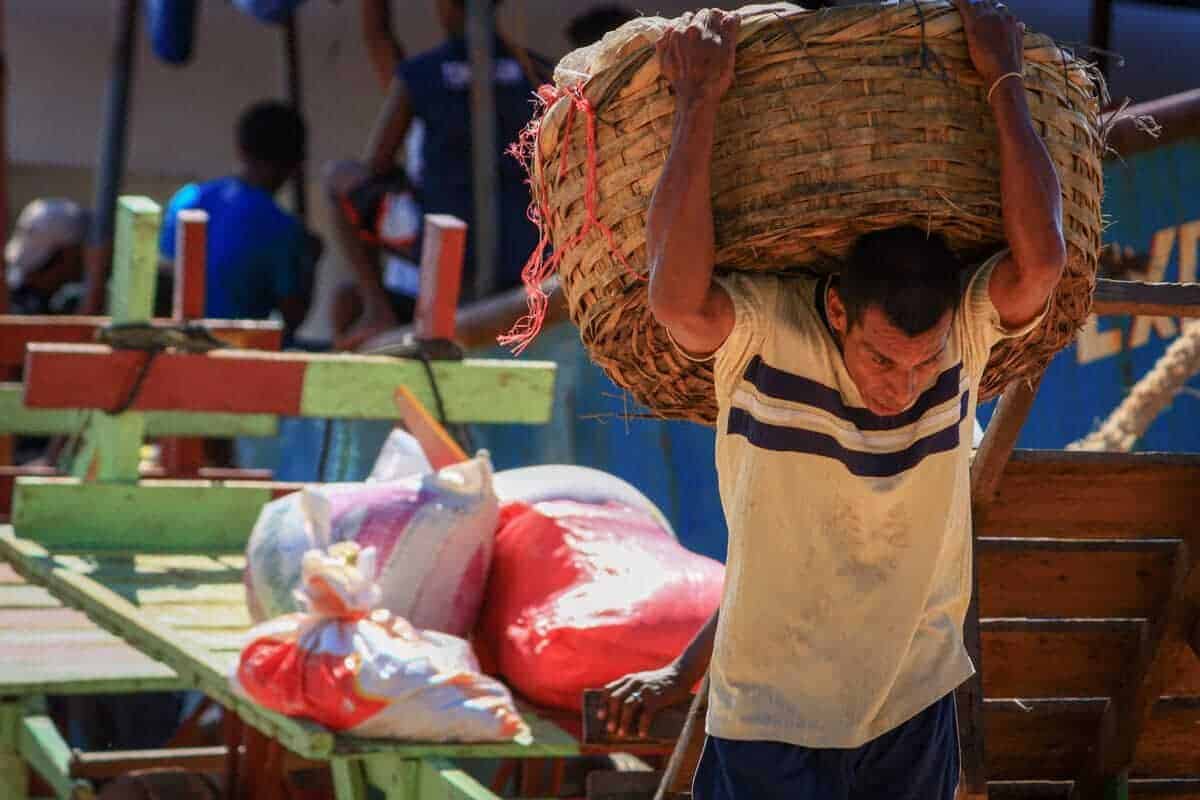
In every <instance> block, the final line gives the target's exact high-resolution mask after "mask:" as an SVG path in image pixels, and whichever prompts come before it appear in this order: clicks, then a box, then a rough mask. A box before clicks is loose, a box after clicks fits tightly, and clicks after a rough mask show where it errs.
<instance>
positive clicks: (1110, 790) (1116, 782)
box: [1104, 772, 1129, 800]
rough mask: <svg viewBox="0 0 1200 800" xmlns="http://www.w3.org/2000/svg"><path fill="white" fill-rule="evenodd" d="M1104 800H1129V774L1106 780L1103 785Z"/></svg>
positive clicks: (1123, 773)
mask: <svg viewBox="0 0 1200 800" xmlns="http://www.w3.org/2000/svg"><path fill="white" fill-rule="evenodd" d="M1104 800H1129V773H1127V772H1122V773H1121V774H1120V775H1118V776H1116V777H1115V778H1109V779H1108V781H1107V782H1106V783H1105V784H1104Z"/></svg>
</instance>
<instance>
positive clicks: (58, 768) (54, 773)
mask: <svg viewBox="0 0 1200 800" xmlns="http://www.w3.org/2000/svg"><path fill="white" fill-rule="evenodd" d="M20 752H21V757H22V758H24V759H25V762H26V763H27V764H29V766H31V767H32V768H33V771H34V772H36V773H37V774H38V777H40V778H41V779H42V780H43V781H45V782H46V784H47V785H48V786H50V787H51V788H52V789H53V790H54V792H55V794H56V795H57V796H58V797H76V796H77V795H76V794H75V790H76V788H78V786H77V783H76V781H75V779H74V778H72V777H71V748H70V747H68V746H67V743H66V742H65V741H63V738H62V736H61V735H60V734H59V732H58V728H56V727H54V722H52V721H51V720H50V718H49V717H44V716H35V717H26V718H25V719H24V720H22V722H21V740H20Z"/></svg>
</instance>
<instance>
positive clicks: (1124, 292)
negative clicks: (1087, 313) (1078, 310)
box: [1092, 278, 1200, 317]
mask: <svg viewBox="0 0 1200 800" xmlns="http://www.w3.org/2000/svg"><path fill="white" fill-rule="evenodd" d="M1092 313H1094V314H1133V315H1135V316H1144V317H1200V283H1145V282H1143V281H1114V280H1108V279H1107V278H1101V279H1099V280H1097V281H1096V293H1095V295H1094V296H1093V301H1092Z"/></svg>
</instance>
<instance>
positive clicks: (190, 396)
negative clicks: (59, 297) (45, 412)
mask: <svg viewBox="0 0 1200 800" xmlns="http://www.w3.org/2000/svg"><path fill="white" fill-rule="evenodd" d="M146 358H147V356H146V354H144V353H141V352H137V351H133V350H113V349H111V348H109V347H105V346H103V345H46V344H37V345H31V346H30V347H29V350H28V353H27V355H26V359H25V405H27V406H29V407H31V408H98V409H105V410H107V409H113V408H117V407H119V406H120V405H121V404H122V403H123V402H124V401H125V398H126V395H127V394H128V392H129V390H130V389H131V388H132V387H133V384H134V381H135V379H136V377H137V373H138V371H139V370H140V368H141V366H142V363H143V361H144V360H145V359H146ZM307 366H308V365H307V362H306V361H305V360H304V359H303V358H302V357H291V358H289V357H288V356H286V355H275V354H256V353H250V352H228V353H214V354H211V355H190V354H184V353H162V354H160V355H158V356H157V357H155V359H154V363H153V364H152V365H151V366H150V370H149V372H148V373H147V374H146V377H145V379H144V380H143V381H142V387H141V391H140V392H139V393H138V397H137V400H136V401H135V402H134V404H133V406H132V407H131V408H132V409H133V410H136V411H168V410H174V411H213V412H228V413H241V414H283V415H289V416H297V415H299V413H300V397H301V392H302V389H303V386H304V372H305V370H306V369H307Z"/></svg>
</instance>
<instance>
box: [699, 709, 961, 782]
mask: <svg viewBox="0 0 1200 800" xmlns="http://www.w3.org/2000/svg"><path fill="white" fill-rule="evenodd" d="M958 770H959V754H958V718H957V713H956V711H955V707H954V694H953V692H952V693H950V694H948V695H946V696H945V697H943V698H942V699H941V700H939V701H937V702H936V703H934V704H933V705H931V706H929V708H927V709H925V710H924V711H922V712H921V713H920V714H918V715H917V716H915V717H913V718H912V719H910V720H909V721H908V722H905V723H904V724H903V725H901V726H900V727H898V728H895V729H894V730H891V731H888V732H887V733H885V734H884V735H882V736H880V737H879V738H878V739H873V740H872V741H870V742H867V743H866V744H864V745H863V746H862V747H855V748H851V749H813V748H808V747H800V746H798V745H793V744H783V743H780V742H741V741H732V740H730V739H718V738H716V737H714V736H709V737H708V738H707V739H706V740H705V742H704V754H703V755H702V756H701V757H700V764H699V765H698V766H697V768H696V777H695V781H694V783H693V784H692V798H693V800H785V799H786V800H953V798H954V793H955V791H956V790H957V788H958Z"/></svg>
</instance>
